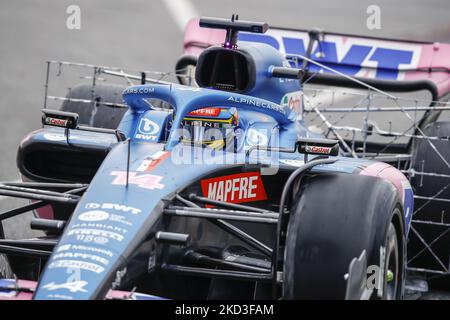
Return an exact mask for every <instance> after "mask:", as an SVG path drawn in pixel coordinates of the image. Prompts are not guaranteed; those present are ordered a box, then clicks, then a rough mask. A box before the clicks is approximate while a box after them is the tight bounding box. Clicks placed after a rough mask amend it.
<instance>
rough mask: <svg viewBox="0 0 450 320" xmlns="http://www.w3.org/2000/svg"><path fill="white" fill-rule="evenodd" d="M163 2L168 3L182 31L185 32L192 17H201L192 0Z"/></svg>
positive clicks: (171, 13) (168, 0) (164, 0)
mask: <svg viewBox="0 0 450 320" xmlns="http://www.w3.org/2000/svg"><path fill="white" fill-rule="evenodd" d="M162 2H163V3H164V4H165V5H166V7H167V9H168V10H169V13H170V15H171V16H172V18H173V20H175V23H176V24H177V25H178V28H179V29H180V31H181V32H184V28H185V27H186V24H187V23H188V21H189V20H190V19H192V18H194V17H199V13H198V11H197V9H196V8H195V7H194V5H193V4H192V2H191V1H190V0H162Z"/></svg>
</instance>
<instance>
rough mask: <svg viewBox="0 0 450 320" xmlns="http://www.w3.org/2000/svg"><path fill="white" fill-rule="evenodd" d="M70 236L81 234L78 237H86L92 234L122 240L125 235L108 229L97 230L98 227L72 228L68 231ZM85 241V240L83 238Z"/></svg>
mask: <svg viewBox="0 0 450 320" xmlns="http://www.w3.org/2000/svg"><path fill="white" fill-rule="evenodd" d="M67 235H68V236H81V237H79V238H78V237H77V239H80V240H82V239H84V236H92V237H102V238H106V239H112V240H116V241H118V242H121V241H122V240H123V239H124V236H123V235H121V234H119V233H116V232H112V231H107V230H97V229H72V230H69V232H68V233H67ZM82 241H83V240H82Z"/></svg>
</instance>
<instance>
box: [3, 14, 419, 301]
mask: <svg viewBox="0 0 450 320" xmlns="http://www.w3.org/2000/svg"><path fill="white" fill-rule="evenodd" d="M200 25H201V26H205V27H209V28H218V29H224V30H225V31H226V32H225V33H224V35H225V37H226V38H225V40H224V42H223V45H217V46H211V47H209V48H208V49H206V50H204V51H203V52H202V53H201V54H200V56H199V58H198V61H197V62H196V70H195V80H196V83H197V84H198V86H194V85H192V86H189V85H180V84H175V83H168V82H163V81H156V80H152V79H148V78H147V77H146V74H145V73H142V74H141V76H140V77H138V79H140V80H141V82H142V84H141V85H134V86H129V87H127V88H126V89H125V90H124V91H123V100H124V102H125V104H123V103H122V101H121V99H120V97H119V99H118V100H116V102H112V103H110V102H106V101H101V99H97V98H98V97H101V96H105V95H108V94H109V95H112V93H111V87H110V88H109V89H108V88H107V87H106V86H105V85H102V84H97V85H96V89H95V90H96V94H95V95H93V94H92V92H93V91H92V88H87V87H85V86H81V87H75V88H73V89H72V90H71V94H70V96H68V98H66V99H65V100H64V103H63V107H62V110H50V109H44V110H43V117H42V123H43V128H42V129H39V130H37V131H34V132H32V133H30V134H29V135H27V136H26V137H25V138H24V140H23V141H22V142H21V144H20V146H19V151H18V157H17V162H18V167H19V169H20V172H21V174H22V176H23V180H24V182H21V183H17V182H10V183H6V182H5V183H2V184H1V185H0V194H2V195H7V196H13V197H19V198H25V199H31V200H32V202H30V203H29V204H27V205H25V206H23V207H20V208H16V209H14V210H11V211H8V212H5V213H3V214H2V215H1V216H0V219H1V220H4V219H7V218H10V217H12V216H16V215H18V214H21V213H24V212H27V211H30V210H33V211H34V213H35V218H34V219H33V220H32V221H31V227H32V229H35V230H41V231H44V235H43V236H41V237H37V238H32V239H22V240H11V239H1V240H0V253H1V254H0V276H1V277H0V278H2V279H1V280H0V297H1V298H5V299H36V300H42V299H160V298H168V299H183V298H184V299H186V298H189V299H227V298H229V299H279V298H282V299H368V298H375V299H376V298H381V299H401V298H402V297H403V293H404V286H405V268H406V240H407V235H408V231H409V229H410V221H411V212H412V210H413V193H412V189H411V187H410V184H409V182H408V180H407V178H406V177H405V176H404V175H403V173H401V172H400V171H399V170H398V169H396V168H394V167H392V166H391V165H389V164H386V163H383V162H378V161H373V160H367V159H362V158H349V157H346V156H344V154H343V153H342V151H341V150H340V141H339V140H332V139H326V138H324V136H322V135H320V134H318V133H314V132H312V131H310V130H308V128H307V126H306V123H305V120H304V119H303V117H302V113H301V110H300V107H301V105H300V104H301V102H300V98H299V96H300V95H301V90H302V86H301V82H300V81H299V79H301V78H302V77H303V76H304V74H303V72H304V70H303V69H301V68H299V69H297V68H292V67H291V66H290V65H289V63H288V61H287V60H286V59H285V57H284V56H282V55H281V54H280V53H279V52H278V51H277V50H276V49H274V48H273V47H271V46H269V45H267V44H262V43H250V42H237V36H238V32H240V31H245V32H247V33H249V32H250V33H255V34H261V33H264V32H265V31H266V30H267V28H268V26H267V24H265V23H255V22H245V21H239V20H235V19H233V20H222V19H212V18H205V19H201V20H200ZM60 66H61V64H60ZM100 71H102V72H103V73H105V74H106V73H109V74H111V75H119V76H124V77H125V78H127V79H133V77H132V76H131V75H126V74H124V73H123V72H122V71H120V70H112V69H108V70H106V69H102V68H100V67H99V68H96V72H97V73H99V72H100ZM148 82H150V84H147V83H148ZM114 88H116V89H117V88H119V87H114ZM102 90H103V91H102ZM107 90H110V92H109V93H108V92H106V91H107ZM117 90H118V89H117ZM117 90H116V91H117ZM120 90H122V89H121V88H120ZM90 98H94V99H92V100H95V103H94V104H91V102H86V101H87V100H90ZM109 101H110V100H109ZM80 105H83V107H85V108H80V107H79V106H80ZM100 105H101V107H100ZM87 106H90V107H91V108H87ZM122 115H123V116H122ZM1 235H3V232H2V233H1ZM137 292H139V293H137Z"/></svg>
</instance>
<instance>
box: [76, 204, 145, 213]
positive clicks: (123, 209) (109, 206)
mask: <svg viewBox="0 0 450 320" xmlns="http://www.w3.org/2000/svg"><path fill="white" fill-rule="evenodd" d="M85 208H86V209H105V210H116V211H121V212H125V213H131V214H139V213H141V212H142V210H141V209H138V208H135V207H130V206H126V205H123V204H117V203H95V202H89V203H87V204H86V206H85Z"/></svg>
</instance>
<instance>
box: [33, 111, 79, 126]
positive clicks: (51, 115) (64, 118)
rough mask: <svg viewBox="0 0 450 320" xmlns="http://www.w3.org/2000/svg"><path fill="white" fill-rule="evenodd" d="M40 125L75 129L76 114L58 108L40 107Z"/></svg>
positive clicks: (76, 124)
mask: <svg viewBox="0 0 450 320" xmlns="http://www.w3.org/2000/svg"><path fill="white" fill-rule="evenodd" d="M42 113H43V115H42V125H46V126H54V127H61V128H66V129H76V128H77V127H78V114H77V113H73V112H65V111H59V110H50V109H42Z"/></svg>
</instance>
